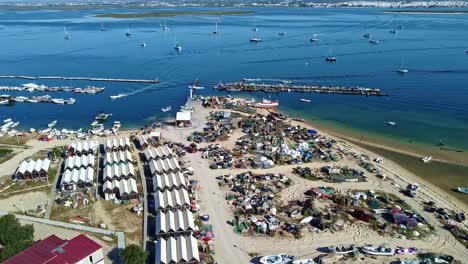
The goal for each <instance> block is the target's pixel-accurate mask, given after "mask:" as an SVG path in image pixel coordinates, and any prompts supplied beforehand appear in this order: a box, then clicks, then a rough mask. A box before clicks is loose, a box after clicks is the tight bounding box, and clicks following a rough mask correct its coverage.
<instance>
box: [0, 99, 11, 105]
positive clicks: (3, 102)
mask: <svg viewBox="0 0 468 264" xmlns="http://www.w3.org/2000/svg"><path fill="white" fill-rule="evenodd" d="M9 103H10V100H7V99H2V100H0V105H6V104H9Z"/></svg>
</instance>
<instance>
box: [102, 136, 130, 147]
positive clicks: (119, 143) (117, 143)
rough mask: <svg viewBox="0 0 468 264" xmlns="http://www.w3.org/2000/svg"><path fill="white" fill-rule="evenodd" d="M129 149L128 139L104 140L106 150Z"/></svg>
mask: <svg viewBox="0 0 468 264" xmlns="http://www.w3.org/2000/svg"><path fill="white" fill-rule="evenodd" d="M126 147H130V139H129V138H128V137H122V138H110V139H107V140H106V148H108V149H117V148H126Z"/></svg>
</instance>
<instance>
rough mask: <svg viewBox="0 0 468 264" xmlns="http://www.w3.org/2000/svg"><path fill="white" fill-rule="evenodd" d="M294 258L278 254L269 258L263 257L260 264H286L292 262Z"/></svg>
mask: <svg viewBox="0 0 468 264" xmlns="http://www.w3.org/2000/svg"><path fill="white" fill-rule="evenodd" d="M294 259H295V258H294V256H290V255H287V254H284V253H283V254H278V255H271V256H263V257H262V258H261V259H260V263H261V264H287V263H290V262H291V261H294Z"/></svg>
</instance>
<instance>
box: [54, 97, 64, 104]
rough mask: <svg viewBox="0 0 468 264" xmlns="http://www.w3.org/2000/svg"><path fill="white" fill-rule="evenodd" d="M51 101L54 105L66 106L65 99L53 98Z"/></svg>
mask: <svg viewBox="0 0 468 264" xmlns="http://www.w3.org/2000/svg"><path fill="white" fill-rule="evenodd" d="M51 101H52V103H54V104H65V100H63V98H53V99H51Z"/></svg>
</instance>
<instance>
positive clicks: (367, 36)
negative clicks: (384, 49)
mask: <svg viewBox="0 0 468 264" xmlns="http://www.w3.org/2000/svg"><path fill="white" fill-rule="evenodd" d="M362 36H363V37H365V38H370V37H371V34H369V33H366V34H364V35H362Z"/></svg>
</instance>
